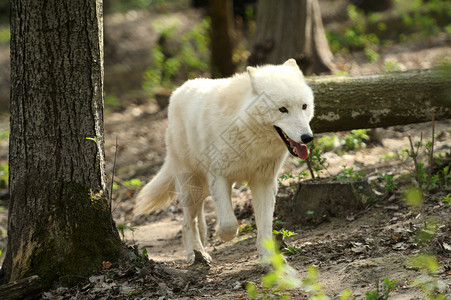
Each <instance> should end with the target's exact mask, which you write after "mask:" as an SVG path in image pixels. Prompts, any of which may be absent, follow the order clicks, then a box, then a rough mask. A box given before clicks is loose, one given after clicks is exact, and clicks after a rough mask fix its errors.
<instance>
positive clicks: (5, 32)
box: [0, 26, 11, 44]
mask: <svg viewBox="0 0 451 300" xmlns="http://www.w3.org/2000/svg"><path fill="white" fill-rule="evenodd" d="M10 39H11V31H10V28H9V26H7V27H0V44H2V43H9V40H10Z"/></svg>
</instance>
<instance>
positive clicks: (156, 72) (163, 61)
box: [143, 19, 210, 96]
mask: <svg viewBox="0 0 451 300" xmlns="http://www.w3.org/2000/svg"><path fill="white" fill-rule="evenodd" d="M154 27H155V29H156V31H157V32H158V33H159V35H160V37H162V38H164V39H168V40H169V39H171V38H172V37H173V35H174V34H175V32H176V30H177V28H178V24H171V25H163V24H162V23H154ZM209 28H210V21H209V20H208V19H204V20H203V21H202V22H201V23H200V24H198V25H196V26H195V27H194V28H193V29H192V30H190V31H189V32H186V33H185V34H183V35H182V36H181V39H180V40H181V41H180V47H179V48H178V49H176V53H175V54H174V55H173V56H171V57H166V56H165V54H164V52H163V48H162V46H161V45H157V46H155V47H154V49H153V50H152V53H151V56H152V60H153V65H152V66H151V67H150V68H149V69H147V71H146V72H145V73H144V83H143V89H144V90H145V91H146V92H147V93H149V95H151V96H153V95H154V93H155V91H156V89H157V88H159V87H166V88H172V87H173V85H174V79H175V77H176V75H179V76H180V75H182V76H185V77H188V78H194V77H197V76H198V74H200V73H202V72H205V71H206V70H207V69H208V66H209V60H208V59H209V54H208V53H209V50H208V44H209V35H208V30H209ZM185 79H186V78H183V80H185Z"/></svg>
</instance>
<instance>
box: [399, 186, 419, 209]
mask: <svg viewBox="0 0 451 300" xmlns="http://www.w3.org/2000/svg"><path fill="white" fill-rule="evenodd" d="M404 199H405V201H406V203H407V204H408V205H409V206H410V207H413V208H417V207H420V206H421V205H422V204H423V193H422V192H421V190H419V189H417V188H415V187H411V188H409V189H408V190H407V191H406V193H405V194H404Z"/></svg>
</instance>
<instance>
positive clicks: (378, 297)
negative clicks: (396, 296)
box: [365, 277, 396, 300]
mask: <svg viewBox="0 0 451 300" xmlns="http://www.w3.org/2000/svg"><path fill="white" fill-rule="evenodd" d="M395 284H396V281H395V280H393V281H391V280H390V279H388V277H385V278H384V281H383V282H382V288H381V289H379V287H378V288H377V289H376V290H374V291H370V292H366V293H365V298H366V300H387V299H388V297H390V293H391V292H392V291H393V290H394V289H395Z"/></svg>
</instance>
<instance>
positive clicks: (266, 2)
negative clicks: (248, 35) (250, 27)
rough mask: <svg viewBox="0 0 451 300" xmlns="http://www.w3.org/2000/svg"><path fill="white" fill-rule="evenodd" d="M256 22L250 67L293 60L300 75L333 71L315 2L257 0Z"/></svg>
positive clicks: (331, 57)
mask: <svg viewBox="0 0 451 300" xmlns="http://www.w3.org/2000/svg"><path fill="white" fill-rule="evenodd" d="M256 23H257V31H256V34H255V41H254V49H253V51H252V55H251V56H250V57H249V64H250V65H258V64H265V63H270V64H279V63H281V62H283V61H285V60H287V59H289V58H294V59H296V61H297V63H298V65H299V66H300V68H301V70H302V71H303V72H304V74H321V73H329V72H330V71H331V70H333V69H334V64H333V62H332V60H333V56H332V52H331V51H330V48H329V44H328V42H327V39H326V35H325V33H324V28H323V25H322V21H321V12H320V7H319V4H318V0H284V1H274V0H260V1H259V3H258V8H257V21H256Z"/></svg>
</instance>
